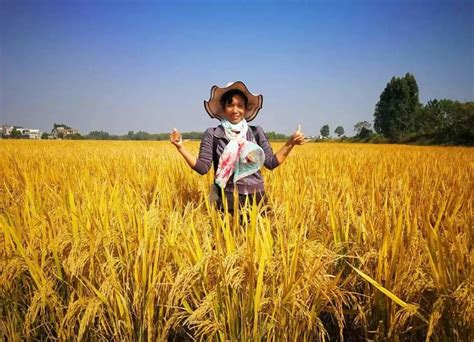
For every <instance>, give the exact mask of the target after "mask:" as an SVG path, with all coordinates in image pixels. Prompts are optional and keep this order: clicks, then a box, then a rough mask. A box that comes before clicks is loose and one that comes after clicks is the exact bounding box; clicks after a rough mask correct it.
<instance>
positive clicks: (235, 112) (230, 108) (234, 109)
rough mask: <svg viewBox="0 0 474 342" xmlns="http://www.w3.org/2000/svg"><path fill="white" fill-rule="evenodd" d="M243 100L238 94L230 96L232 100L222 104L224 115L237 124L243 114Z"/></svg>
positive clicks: (244, 109)
mask: <svg viewBox="0 0 474 342" xmlns="http://www.w3.org/2000/svg"><path fill="white" fill-rule="evenodd" d="M245 111H246V108H245V101H244V98H243V97H242V96H240V95H237V94H236V95H234V96H232V102H231V103H226V104H225V106H224V116H225V118H226V119H227V120H229V122H231V123H233V124H238V123H239V122H240V121H242V119H243V118H244V115H245Z"/></svg>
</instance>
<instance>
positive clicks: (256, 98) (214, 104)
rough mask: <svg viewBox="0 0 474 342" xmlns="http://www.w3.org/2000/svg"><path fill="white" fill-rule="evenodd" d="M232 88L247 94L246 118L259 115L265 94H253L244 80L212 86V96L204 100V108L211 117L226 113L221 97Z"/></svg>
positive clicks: (251, 118)
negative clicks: (220, 86) (223, 85)
mask: <svg viewBox="0 0 474 342" xmlns="http://www.w3.org/2000/svg"><path fill="white" fill-rule="evenodd" d="M232 89H238V90H240V91H241V92H242V93H244V94H245V96H247V99H248V103H247V111H246V113H245V115H244V118H245V120H247V121H252V120H253V119H255V117H256V116H257V113H258V111H259V110H260V109H262V106H263V96H262V95H260V94H252V93H251V92H250V91H249V90H248V89H247V87H246V86H245V84H244V82H241V81H237V82H230V83H228V84H227V85H226V86H225V87H223V88H219V87H218V86H216V85H214V86H212V88H211V97H210V98H209V101H206V100H204V108H205V109H206V111H207V113H208V114H209V116H210V117H211V118H217V119H221V118H222V116H223V114H224V108H222V105H221V102H220V101H221V97H222V95H224V94H225V93H226V92H228V91H229V90H232Z"/></svg>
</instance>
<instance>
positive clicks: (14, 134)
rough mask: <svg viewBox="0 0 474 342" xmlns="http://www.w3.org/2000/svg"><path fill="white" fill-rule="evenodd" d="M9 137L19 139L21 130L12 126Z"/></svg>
mask: <svg viewBox="0 0 474 342" xmlns="http://www.w3.org/2000/svg"><path fill="white" fill-rule="evenodd" d="M10 138H12V139H21V131H20V130H18V129H17V128H16V127H14V128H13V129H12V131H11V133H10Z"/></svg>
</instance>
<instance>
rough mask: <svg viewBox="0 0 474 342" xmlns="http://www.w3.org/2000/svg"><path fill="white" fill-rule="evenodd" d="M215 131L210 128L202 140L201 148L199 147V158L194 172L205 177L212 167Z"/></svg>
mask: <svg viewBox="0 0 474 342" xmlns="http://www.w3.org/2000/svg"><path fill="white" fill-rule="evenodd" d="M213 132H214V129H213V128H208V129H207V130H206V131H205V132H204V134H203V136H202V139H201V146H200V147H199V156H198V158H197V160H196V165H194V171H196V172H197V173H199V174H201V175H204V174H206V173H207V172H208V171H209V169H210V168H211V165H212V143H213V142H214V133H213Z"/></svg>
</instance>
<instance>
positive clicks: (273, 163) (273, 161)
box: [255, 126, 280, 170]
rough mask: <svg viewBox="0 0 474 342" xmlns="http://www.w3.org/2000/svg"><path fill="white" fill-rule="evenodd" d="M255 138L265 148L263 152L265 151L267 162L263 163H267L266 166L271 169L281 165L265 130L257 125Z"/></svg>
mask: <svg viewBox="0 0 474 342" xmlns="http://www.w3.org/2000/svg"><path fill="white" fill-rule="evenodd" d="M255 138H256V140H257V142H258V144H259V145H260V147H261V148H262V149H263V152H265V163H264V164H263V165H265V167H266V168H267V169H269V170H273V169H274V168H276V167H277V166H278V165H280V163H278V160H277V158H276V155H275V154H274V153H273V150H272V147H271V146H270V143H269V141H268V138H267V136H266V135H265V132H264V131H263V129H262V127H260V126H257V129H256V137H255Z"/></svg>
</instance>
